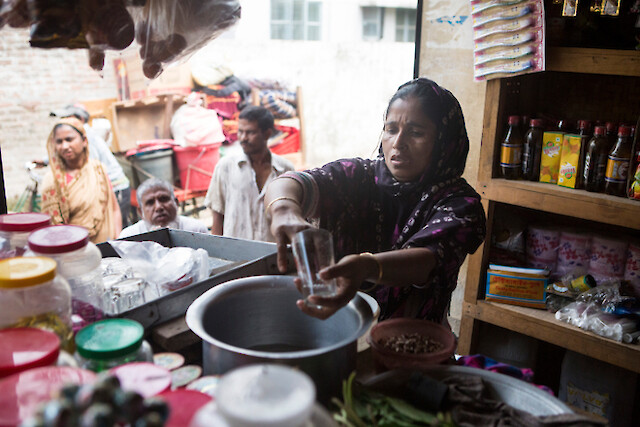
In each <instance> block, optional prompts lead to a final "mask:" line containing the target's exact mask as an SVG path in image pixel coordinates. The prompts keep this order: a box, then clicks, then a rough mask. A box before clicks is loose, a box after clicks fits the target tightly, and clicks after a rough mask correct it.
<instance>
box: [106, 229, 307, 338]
mask: <svg viewBox="0 0 640 427" xmlns="http://www.w3.org/2000/svg"><path fill="white" fill-rule="evenodd" d="M122 240H128V241H136V242H142V241H154V242H156V243H159V244H161V245H163V246H165V247H169V248H173V247H178V246H182V247H189V248H194V249H196V248H202V249H204V250H206V251H207V253H208V254H209V257H211V258H212V259H214V261H215V260H226V261H228V262H225V263H219V264H221V265H220V266H218V267H215V268H213V270H212V271H211V275H210V276H209V278H208V279H206V280H202V281H200V282H197V283H192V284H191V285H188V286H186V287H184V288H182V289H178V290H176V291H174V292H171V293H169V294H167V295H164V296H162V297H160V298H157V299H154V300H153V301H150V302H147V303H145V304H143V305H140V306H138V307H135V308H133V309H130V310H125V311H122V312H120V313H118V314H115V315H114V316H116V317H126V318H128V319H133V320H136V321H138V322H140V323H141V324H142V325H143V326H144V327H145V329H146V328H148V327H153V326H156V325H159V324H161V323H164V322H166V321H168V320H171V319H174V318H176V317H179V316H183V315H184V314H185V313H186V311H187V308H188V307H189V305H190V304H191V303H192V302H193V301H194V300H195V299H196V298H198V297H199V296H200V295H202V294H203V293H204V292H205V291H207V290H209V289H210V288H212V287H214V286H216V285H218V284H220V283H223V282H227V281H229V280H233V279H238V278H241V277H247V276H258V275H263V274H278V267H277V264H276V245H275V243H267V242H257V241H252V240H244V239H234V238H229V237H222V236H214V235H209V234H202V233H193V232H189V231H183V230H172V229H168V228H163V229H160V230H156V231H151V232H149V233H142V234H138V235H135V236H131V237H128V238H125V239H122ZM97 246H98V249H100V251H101V253H102V257H103V258H105V257H117V256H118V254H117V253H116V252H115V250H114V249H113V248H112V247H111V245H109V243H108V242H105V243H100V244H98V245H97ZM213 263H214V264H215V265H217V264H216V262H213ZM210 264H211V263H210ZM289 266H290V268H291V271H294V268H295V266H294V263H293V259H292V258H291V259H290V260H289Z"/></svg>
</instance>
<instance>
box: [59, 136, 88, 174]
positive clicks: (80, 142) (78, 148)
mask: <svg viewBox="0 0 640 427" xmlns="http://www.w3.org/2000/svg"><path fill="white" fill-rule="evenodd" d="M53 142H54V147H55V150H56V154H57V155H58V156H59V157H60V158H61V159H62V161H63V162H64V164H65V166H66V167H67V168H77V167H81V166H82V165H83V164H84V160H85V157H86V155H85V150H86V149H87V139H86V138H84V137H83V136H82V135H81V134H80V133H79V132H78V131H77V130H75V129H74V128H73V127H71V126H69V125H61V126H58V128H57V129H56V131H55V133H54V134H53Z"/></svg>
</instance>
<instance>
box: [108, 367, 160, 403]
mask: <svg viewBox="0 0 640 427" xmlns="http://www.w3.org/2000/svg"><path fill="white" fill-rule="evenodd" d="M109 372H111V373H112V374H114V375H115V376H116V377H118V379H119V380H120V385H121V387H122V389H123V390H126V391H135V392H137V393H138V394H140V395H141V396H142V397H144V398H147V397H151V396H155V395H156V394H160V393H162V392H163V391H167V390H169V388H170V387H171V372H169V370H167V369H165V368H161V367H160V366H156V365H154V364H153V363H149V362H132V363H126V364H124V365H120V366H116V367H115V368H112V369H111V370H110V371H109Z"/></svg>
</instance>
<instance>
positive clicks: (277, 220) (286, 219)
mask: <svg viewBox="0 0 640 427" xmlns="http://www.w3.org/2000/svg"><path fill="white" fill-rule="evenodd" d="M311 227H312V225H311V224H309V223H308V222H307V221H306V220H305V219H304V218H303V217H302V216H301V215H300V214H299V213H298V212H296V211H294V210H292V209H276V210H275V211H274V212H273V213H272V216H271V234H273V237H275V239H276V245H277V249H278V270H280V272H282V273H286V272H287V244H288V243H291V239H293V236H294V235H295V234H296V233H297V232H298V231H302V230H306V229H307V228H311Z"/></svg>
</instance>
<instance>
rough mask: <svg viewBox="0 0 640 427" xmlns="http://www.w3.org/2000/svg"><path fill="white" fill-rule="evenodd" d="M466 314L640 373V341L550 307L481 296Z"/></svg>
mask: <svg viewBox="0 0 640 427" xmlns="http://www.w3.org/2000/svg"><path fill="white" fill-rule="evenodd" d="M463 315H466V316H471V317H472V318H475V319H477V320H481V321H483V322H486V323H491V324H493V325H496V326H499V327H502V328H505V329H509V330H511V331H515V332H518V333H521V334H524V335H528V336H530V337H533V338H536V339H539V340H542V341H546V342H549V343H551V344H554V345H557V346H560V347H563V348H566V349H568V350H572V351H576V352H578V353H582V354H584V355H587V356H589V357H592V358H594V359H598V360H602V361H604V362H606V363H609V364H611V365H615V366H619V367H621V368H624V369H627V370H629V371H633V372H637V373H640V345H635V344H623V343H619V342H616V341H613V340H611V339H608V338H604V337H601V336H598V335H596V334H594V333H592V332H588V331H584V330H582V329H580V328H578V327H576V326H573V325H570V324H568V323H564V322H561V321H559V320H557V319H556V318H555V316H554V314H553V313H551V312H548V311H546V310H537V309H534V308H526V307H519V306H515V305H509V304H500V303H494V302H488V301H482V300H479V301H477V302H476V303H475V304H469V303H465V304H464V307H463Z"/></svg>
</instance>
